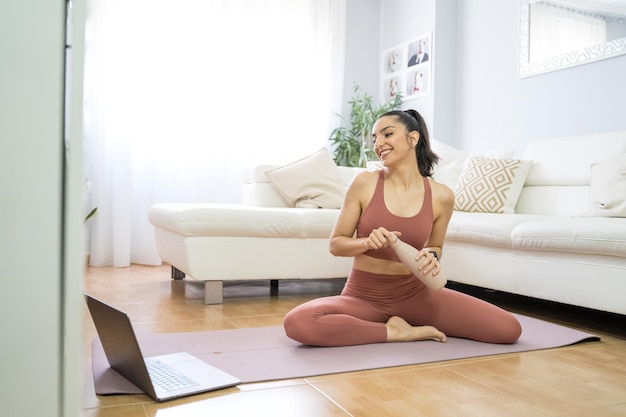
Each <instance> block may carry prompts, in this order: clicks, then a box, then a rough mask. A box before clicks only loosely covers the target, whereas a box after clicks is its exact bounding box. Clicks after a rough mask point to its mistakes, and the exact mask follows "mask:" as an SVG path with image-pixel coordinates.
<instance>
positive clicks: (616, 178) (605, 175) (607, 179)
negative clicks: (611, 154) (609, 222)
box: [591, 153, 626, 217]
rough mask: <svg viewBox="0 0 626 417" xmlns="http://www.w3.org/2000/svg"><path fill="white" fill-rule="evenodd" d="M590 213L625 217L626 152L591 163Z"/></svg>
mask: <svg viewBox="0 0 626 417" xmlns="http://www.w3.org/2000/svg"><path fill="white" fill-rule="evenodd" d="M591 201H592V204H593V206H592V209H591V211H592V215H593V216H602V217H626V153H625V154H621V155H619V156H618V157H617V158H613V159H610V160H608V161H602V162H598V163H595V164H593V165H591Z"/></svg>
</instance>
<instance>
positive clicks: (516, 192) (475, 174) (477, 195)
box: [454, 157, 532, 213]
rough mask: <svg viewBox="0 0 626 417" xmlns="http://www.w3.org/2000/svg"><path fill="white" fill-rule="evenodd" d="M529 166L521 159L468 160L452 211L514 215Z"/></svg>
mask: <svg viewBox="0 0 626 417" xmlns="http://www.w3.org/2000/svg"><path fill="white" fill-rule="evenodd" d="M531 165H532V162H531V161H523V160H521V159H496V158H480V157H479V158H470V159H469V160H468V161H467V163H466V164H465V167H464V169H463V172H462V173H461V178H459V181H458V182H457V184H456V187H455V189H454V196H455V201H454V209H455V210H458V211H469V212H477V213H515V204H517V200H518V199H519V196H520V193H521V192H522V188H523V187H524V181H526V176H527V175H528V171H529V170H530V166H531Z"/></svg>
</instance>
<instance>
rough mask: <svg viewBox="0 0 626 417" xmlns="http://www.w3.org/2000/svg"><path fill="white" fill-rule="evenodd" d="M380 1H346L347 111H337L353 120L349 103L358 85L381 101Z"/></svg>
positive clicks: (345, 71)
mask: <svg viewBox="0 0 626 417" xmlns="http://www.w3.org/2000/svg"><path fill="white" fill-rule="evenodd" d="M379 26H380V0H347V1H346V50H345V65H344V86H343V96H344V100H343V103H344V105H343V108H342V109H337V110H336V112H341V114H342V115H344V118H345V119H349V116H350V106H349V105H348V104H347V102H348V101H349V100H350V98H351V97H352V94H353V85H354V84H355V83H356V84H357V85H358V86H359V87H361V89H362V90H363V91H365V92H366V93H367V94H369V95H370V96H372V97H374V98H376V99H377V98H378V66H379V65H380V61H379V60H378V51H379V50H380V27H379Z"/></svg>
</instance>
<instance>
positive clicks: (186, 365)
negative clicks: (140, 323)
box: [85, 294, 241, 401]
mask: <svg viewBox="0 0 626 417" xmlns="http://www.w3.org/2000/svg"><path fill="white" fill-rule="evenodd" d="M85 299H86V301H87V307H88V308H89V312H90V313H91V317H92V319H93V322H94V324H95V325H96V330H97V332H98V336H99V337H100V341H101V342H102V347H103V348H104V353H105V355H106V358H107V360H108V361H109V365H111V368H113V369H114V370H116V371H117V372H118V373H119V374H121V375H122V376H123V377H125V378H126V379H128V380H129V381H130V382H132V383H133V384H135V385H136V386H137V387H139V388H140V389H142V390H143V391H144V392H145V393H146V394H148V395H149V396H150V397H151V398H153V399H154V400H156V401H166V400H171V399H174V398H179V397H184V396H188V395H193V394H198V393H201V392H207V391H213V390H217V389H221V388H227V387H232V386H235V385H237V384H239V383H241V381H240V380H239V379H237V378H235V377H234V376H232V375H230V374H228V373H226V372H224V371H222V370H221V369H218V368H216V367H214V366H211V365H209V364H208V363H206V362H204V361H203V360H201V359H199V358H197V357H196V356H193V355H191V354H189V353H188V352H178V353H171V354H167V355H160V356H153V357H150V358H144V356H143V354H142V353H141V349H140V347H139V343H138V342H137V337H136V335H135V331H134V330H133V326H132V324H131V322H130V319H129V317H128V315H127V314H126V313H124V312H122V311H120V310H118V309H116V308H114V307H112V306H110V305H108V304H106V303H104V302H102V301H100V300H98V299H96V298H94V297H92V296H90V295H87V294H85Z"/></svg>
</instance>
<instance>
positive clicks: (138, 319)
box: [82, 265, 626, 417]
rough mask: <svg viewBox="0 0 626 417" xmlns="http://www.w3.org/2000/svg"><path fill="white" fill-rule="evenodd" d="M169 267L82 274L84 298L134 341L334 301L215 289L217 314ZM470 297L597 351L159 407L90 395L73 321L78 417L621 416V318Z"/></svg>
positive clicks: (245, 391)
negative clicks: (219, 300) (580, 334)
mask: <svg viewBox="0 0 626 417" xmlns="http://www.w3.org/2000/svg"><path fill="white" fill-rule="evenodd" d="M169 276H170V271H169V266H162V267H147V266H138V265H133V266H131V267H129V268H109V267H106V268H93V267H90V268H88V270H87V273H86V278H85V291H86V292H88V293H90V294H92V295H94V296H96V297H98V298H101V299H103V300H105V301H107V302H109V303H111V304H113V305H114V306H116V307H119V308H121V309H123V310H124V311H126V312H127V313H128V314H129V316H130V317H131V319H132V321H133V324H134V326H135V327H136V329H137V331H141V332H186V331H200V330H211V329H233V328H246V327H260V326H276V325H280V324H281V323H282V318H283V316H284V314H285V313H286V312H287V311H289V310H290V309H291V308H292V307H294V306H295V305H298V304H300V303H302V302H304V301H306V300H309V299H311V298H315V297H318V296H321V295H327V294H333V293H337V292H339V291H340V290H341V286H342V283H343V282H342V280H322V281H301V282H299V281H281V283H280V286H279V290H278V293H277V294H270V286H269V282H243V283H237V284H228V285H226V286H225V300H224V304H221V305H212V306H206V305H204V304H203V303H202V298H203V289H202V286H201V284H199V283H196V282H193V281H190V280H187V279H186V280H183V281H172V280H171V279H170V278H169ZM458 288H460V289H462V290H464V291H469V292H475V293H476V295H478V296H481V297H483V298H487V299H489V300H490V301H492V302H494V303H496V304H499V305H501V306H503V307H505V308H507V309H509V310H510V311H514V312H518V313H522V314H526V315H530V316H534V317H538V318H542V319H545V320H548V321H553V322H558V323H561V324H566V325H570V326H572V327H576V328H580V329H582V330H585V331H588V332H592V333H595V334H597V335H599V336H601V337H602V341H600V342H592V343H583V344H578V345H574V346H569V347H563V348H557V349H549V350H542V351H534V352H526V353H519V354H508V355H501V356H491V357H483V358H474V359H465V360H457V361H447V362H438V363H429V364H423V365H413V366H404V367H397V368H388V369H378V370H372V371H362V372H353V373H345V374H335V375H326V376H319V377H314V378H306V379H294V380H284V381H274V382H268V383H256V384H242V385H239V386H237V387H234V388H228V389H224V390H220V391H217V392H213V393H208V394H202V395H196V396H193V397H188V398H185V399H180V400H174V401H170V402H165V403H155V402H154V401H152V400H151V399H150V398H149V397H147V396H145V395H115V396H97V395H95V394H94V387H93V379H92V375H91V341H92V340H93V338H94V337H95V329H94V327H93V323H92V322H91V318H90V317H89V314H88V312H87V309H86V308H85V311H84V322H85V325H84V369H85V372H84V373H85V380H84V382H85V390H84V395H83V414H82V415H83V416H85V417H87V416H88V417H93V416H100V417H110V416H111V417H112V416H115V417H139V416H141V417H144V416H158V417H181V416H185V417H196V416H198V417H199V416H203V417H207V416H211V417H212V416H216V417H217V416H219V417H226V416H238V417H239V416H258V417H263V416H273V417H276V416H289V417H299V416H303V417H304V416H314V417H325V416H341V417H345V416H424V417H440V416H441V417H444V416H454V417H460V416H462V417H465V416H476V417H478V416H480V417H490V416H498V417H515V416H520V417H529V416H537V417H543V416H559V417H617V416H626V317H624V316H615V315H610V314H599V313H597V312H593V311H589V310H583V309H575V308H568V307H566V306H561V305H557V304H553V303H546V302H537V301H536V300H530V299H526V298H522V297H514V296H508V295H505V294H501V293H494V292H486V291H483V290H476V289H474V288H470V287H465V286H463V287H461V286H459V287H458Z"/></svg>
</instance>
